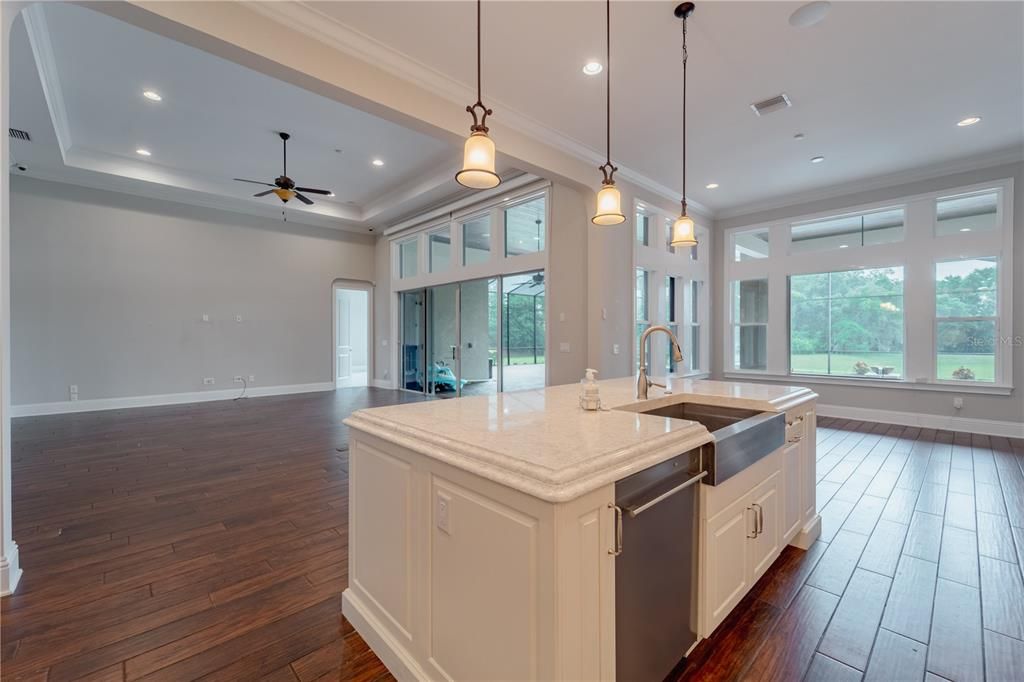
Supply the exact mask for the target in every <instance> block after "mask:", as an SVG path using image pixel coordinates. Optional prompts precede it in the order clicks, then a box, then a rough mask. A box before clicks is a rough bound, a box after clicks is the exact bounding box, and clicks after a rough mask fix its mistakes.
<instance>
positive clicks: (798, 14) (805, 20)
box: [789, 0, 832, 28]
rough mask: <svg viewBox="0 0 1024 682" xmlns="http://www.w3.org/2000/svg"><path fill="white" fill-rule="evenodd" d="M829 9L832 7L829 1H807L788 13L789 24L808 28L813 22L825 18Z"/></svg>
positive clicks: (819, 21)
mask: <svg viewBox="0 0 1024 682" xmlns="http://www.w3.org/2000/svg"><path fill="white" fill-rule="evenodd" d="M830 9H832V3H831V2H825V1H824V0H818V1H817V2H809V3H807V4H806V5H804V6H803V7H799V8H797V10H796V11H795V12H793V13H792V14H790V15H789V25H790V26H792V27H793V28H810V27H811V26H814V25H815V24H818V23H821V20H822V19H824V18H825V15H827V14H828V11H829V10H830Z"/></svg>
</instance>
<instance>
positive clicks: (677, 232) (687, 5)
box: [671, 2, 697, 246]
mask: <svg viewBox="0 0 1024 682" xmlns="http://www.w3.org/2000/svg"><path fill="white" fill-rule="evenodd" d="M693 10H694V4H693V3H692V2H684V3H683V4H681V5H679V6H678V7H676V10H675V15H676V16H677V17H678V18H680V19H682V20H683V154H682V156H683V199H682V201H680V202H679V203H680V206H681V209H682V210H681V211H680V212H679V217H678V218H676V221H675V222H674V223H672V240H671V244H672V246H697V235H696V233H695V231H694V226H693V218H691V217H690V216H689V215H687V214H686V62H687V61H688V59H689V56H690V55H689V53H688V52H687V50H686V20H687V19H689V18H690V15H691V14H693Z"/></svg>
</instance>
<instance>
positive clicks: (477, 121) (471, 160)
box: [455, 0, 501, 189]
mask: <svg viewBox="0 0 1024 682" xmlns="http://www.w3.org/2000/svg"><path fill="white" fill-rule="evenodd" d="M480 5H481V0H477V2H476V103H475V104H471V105H469V106H467V107H466V111H467V112H469V113H470V114H472V116H473V125H472V126H470V128H469V131H470V134H469V138H467V139H466V146H465V148H464V150H463V155H462V170H460V171H459V172H458V173H456V174H455V181H456V182H458V183H459V184H460V185H462V186H463V187H469V188H470V189H490V188H491V187H497V186H498V185H499V184H501V177H499V176H498V174H497V173H496V172H495V170H494V162H495V155H496V152H495V149H494V141H493V140H492V139H491V138H490V137H489V136H488V135H487V133H488V132H489V130H488V128H487V117H488V116H490V115H491V114H492V113H493V112H492V111H491V110H490V109H488V108H487V107H486V106H485V105H484V103H483V96H482V89H481V76H480V71H481V69H480V64H481V60H480V52H481V49H480V43H481V38H480V34H481V29H480ZM477 109H479V110H480V117H479V118H477Z"/></svg>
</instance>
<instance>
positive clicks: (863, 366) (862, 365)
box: [853, 360, 871, 376]
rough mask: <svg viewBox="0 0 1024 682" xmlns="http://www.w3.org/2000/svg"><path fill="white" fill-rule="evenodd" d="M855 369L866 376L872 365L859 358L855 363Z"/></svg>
mask: <svg viewBox="0 0 1024 682" xmlns="http://www.w3.org/2000/svg"><path fill="white" fill-rule="evenodd" d="M853 371H854V372H856V373H857V374H859V375H860V376H864V375H865V374H867V373H868V372H870V371H871V367H869V366H868V363H866V362H864V361H863V360H858V361H857V362H855V363H853Z"/></svg>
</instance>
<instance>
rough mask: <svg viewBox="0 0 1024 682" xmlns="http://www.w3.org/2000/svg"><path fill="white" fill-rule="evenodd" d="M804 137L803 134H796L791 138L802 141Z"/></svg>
mask: <svg viewBox="0 0 1024 682" xmlns="http://www.w3.org/2000/svg"><path fill="white" fill-rule="evenodd" d="M805 137H807V136H806V135H804V134H803V133H797V134H796V135H794V136H793V139H794V140H802V139H804V138H805Z"/></svg>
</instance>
